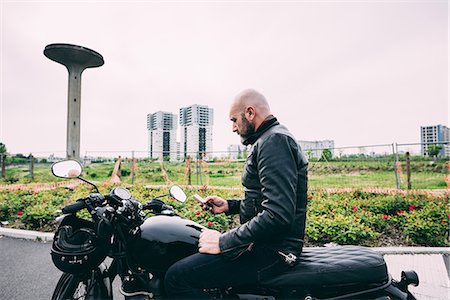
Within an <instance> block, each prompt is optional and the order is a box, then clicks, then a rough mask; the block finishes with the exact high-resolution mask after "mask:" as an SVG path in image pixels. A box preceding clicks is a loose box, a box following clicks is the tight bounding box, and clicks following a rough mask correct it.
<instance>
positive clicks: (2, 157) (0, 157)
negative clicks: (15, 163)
mask: <svg viewBox="0 0 450 300" xmlns="http://www.w3.org/2000/svg"><path fill="white" fill-rule="evenodd" d="M0 161H1V165H2V172H1V178H5V177H6V154H5V153H0Z"/></svg>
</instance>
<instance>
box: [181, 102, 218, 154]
mask: <svg viewBox="0 0 450 300" xmlns="http://www.w3.org/2000/svg"><path fill="white" fill-rule="evenodd" d="M213 117H214V111H213V109H212V108H209V107H208V106H205V105H198V104H194V105H191V106H188V107H182V108H180V128H181V133H180V152H181V153H180V154H181V156H182V157H183V158H184V159H185V158H186V157H187V156H190V157H192V158H200V157H201V158H208V157H209V156H210V155H211V153H212V148H213V145H212V127H213Z"/></svg>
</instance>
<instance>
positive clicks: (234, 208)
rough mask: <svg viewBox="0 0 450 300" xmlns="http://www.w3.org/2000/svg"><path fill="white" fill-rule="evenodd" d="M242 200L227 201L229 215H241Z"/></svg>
mask: <svg viewBox="0 0 450 300" xmlns="http://www.w3.org/2000/svg"><path fill="white" fill-rule="evenodd" d="M241 201H242V199H227V202H228V212H227V213H226V214H227V215H235V214H238V213H239V206H240V202H241Z"/></svg>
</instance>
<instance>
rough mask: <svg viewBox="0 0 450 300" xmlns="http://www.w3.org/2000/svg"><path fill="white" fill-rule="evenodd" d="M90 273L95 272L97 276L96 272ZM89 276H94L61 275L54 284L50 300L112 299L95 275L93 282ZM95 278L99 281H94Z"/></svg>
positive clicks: (101, 281)
mask: <svg viewBox="0 0 450 300" xmlns="http://www.w3.org/2000/svg"><path fill="white" fill-rule="evenodd" d="M92 272H95V275H98V273H97V271H92ZM91 275H94V274H89V275H87V276H86V275H85V276H78V275H74V274H68V273H63V274H62V275H61V278H60V279H59V281H58V283H57V284H56V288H55V291H54V292H53V296H52V300H68V299H70V300H73V299H77V300H87V299H112V297H111V295H110V293H108V289H107V287H106V286H105V284H104V282H103V280H101V278H99V276H95V275H94V276H93V278H94V280H92V279H91V278H92V276H91ZM95 278H97V279H99V280H96V279H95Z"/></svg>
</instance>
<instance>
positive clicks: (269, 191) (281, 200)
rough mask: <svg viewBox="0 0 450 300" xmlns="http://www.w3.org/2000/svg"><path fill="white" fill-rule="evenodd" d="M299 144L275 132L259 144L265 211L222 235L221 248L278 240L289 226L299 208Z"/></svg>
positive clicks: (259, 169)
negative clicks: (297, 195)
mask: <svg viewBox="0 0 450 300" xmlns="http://www.w3.org/2000/svg"><path fill="white" fill-rule="evenodd" d="M297 147H298V146H297V143H296V142H295V141H294V140H292V138H290V137H289V136H286V135H283V134H273V135H272V136H270V137H268V138H267V140H265V141H264V142H263V143H262V144H260V145H259V149H258V152H257V155H258V158H257V168H258V176H259V178H260V183H261V192H262V195H263V199H264V201H263V202H262V206H263V211H262V212H260V213H259V214H257V215H256V216H255V217H253V218H252V219H251V220H250V221H248V222H247V223H245V224H242V225H241V226H239V227H237V228H235V229H233V230H230V231H228V232H225V233H223V234H222V235H221V237H220V249H221V251H222V252H227V251H230V250H232V249H235V248H238V247H243V246H245V245H249V244H251V243H255V242H256V243H258V242H264V241H270V240H274V239H279V238H280V237H282V235H283V232H284V230H286V229H289V228H290V226H291V224H292V222H293V220H294V214H295V209H296V207H295V206H296V189H297V176H298V175H297V174H298V172H297V166H298V162H297V156H296V155H295V153H296V152H297Z"/></svg>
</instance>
